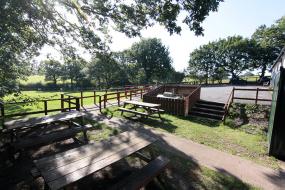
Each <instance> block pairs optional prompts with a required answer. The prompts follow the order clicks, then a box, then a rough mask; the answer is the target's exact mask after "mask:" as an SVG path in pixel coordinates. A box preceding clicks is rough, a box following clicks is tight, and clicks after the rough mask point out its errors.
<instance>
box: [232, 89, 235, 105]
mask: <svg viewBox="0 0 285 190" xmlns="http://www.w3.org/2000/svg"><path fill="white" fill-rule="evenodd" d="M234 99H235V87H233V95H232V101H231V102H234Z"/></svg>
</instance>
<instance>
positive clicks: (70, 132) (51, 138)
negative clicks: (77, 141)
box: [13, 126, 90, 149]
mask: <svg viewBox="0 0 285 190" xmlns="http://www.w3.org/2000/svg"><path fill="white" fill-rule="evenodd" d="M88 129H90V126H86V128H79V127H76V128H68V129H63V130H61V131H56V132H53V133H50V134H47V135H42V136H38V137H30V138H24V139H21V140H19V141H16V142H15V143H13V146H15V147H16V148H18V149H25V148H31V147H36V146H42V145H47V144H50V143H53V142H58V141H62V140H64V139H69V138H72V137H74V136H75V135H76V134H77V133H79V132H83V131H86V130H88Z"/></svg>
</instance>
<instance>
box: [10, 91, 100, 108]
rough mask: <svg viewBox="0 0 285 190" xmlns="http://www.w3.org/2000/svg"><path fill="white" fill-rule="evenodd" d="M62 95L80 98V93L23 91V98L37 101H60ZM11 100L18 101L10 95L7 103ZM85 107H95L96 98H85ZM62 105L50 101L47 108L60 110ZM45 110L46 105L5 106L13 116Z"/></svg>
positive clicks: (85, 94)
mask: <svg viewBox="0 0 285 190" xmlns="http://www.w3.org/2000/svg"><path fill="white" fill-rule="evenodd" d="M62 93H68V94H71V95H73V96H76V97H80V92H51V91H49V92H47V91H22V93H21V94H22V95H23V96H27V97H30V98H32V99H33V98H37V99H58V98H60V95H61V94H62ZM93 94H94V92H91V91H90V92H84V93H83V96H91V95H93ZM103 94H105V92H100V91H98V92H96V95H103ZM11 100H16V101H18V100H17V97H15V96H14V95H9V96H6V97H5V98H4V101H5V102H9V101H11ZM98 101H99V97H97V98H96V102H97V103H98ZM83 105H85V106H92V105H94V98H92V97H91V98H85V99H84V100H83ZM60 106H61V103H60V100H53V101H48V103H47V107H48V109H60ZM65 106H66V107H67V106H68V105H67V103H65ZM40 110H44V103H43V102H39V103H32V104H31V103H26V104H17V105H9V104H7V105H5V114H12V113H18V112H28V111H40Z"/></svg>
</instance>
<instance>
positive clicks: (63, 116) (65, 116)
mask: <svg viewBox="0 0 285 190" xmlns="http://www.w3.org/2000/svg"><path fill="white" fill-rule="evenodd" d="M84 115H85V114H84V113H82V112H79V111H71V112H64V113H59V114H56V115H50V116H43V117H34V118H24V119H17V120H11V121H7V122H5V127H6V129H7V130H12V129H17V128H28V127H34V126H36V125H42V124H48V123H52V122H56V121H67V120H70V119H74V118H77V117H82V116H84Z"/></svg>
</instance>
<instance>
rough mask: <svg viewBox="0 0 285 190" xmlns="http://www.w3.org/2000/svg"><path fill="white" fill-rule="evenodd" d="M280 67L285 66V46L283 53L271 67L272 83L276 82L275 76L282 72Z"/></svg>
mask: <svg viewBox="0 0 285 190" xmlns="http://www.w3.org/2000/svg"><path fill="white" fill-rule="evenodd" d="M280 67H283V68H285V47H284V48H283V49H282V50H281V53H280V54H279V56H278V57H277V59H276V61H275V63H274V64H273V66H272V67H271V73H272V74H271V78H272V79H271V80H272V81H271V84H274V80H275V77H276V76H277V74H278V73H279V72H280Z"/></svg>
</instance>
